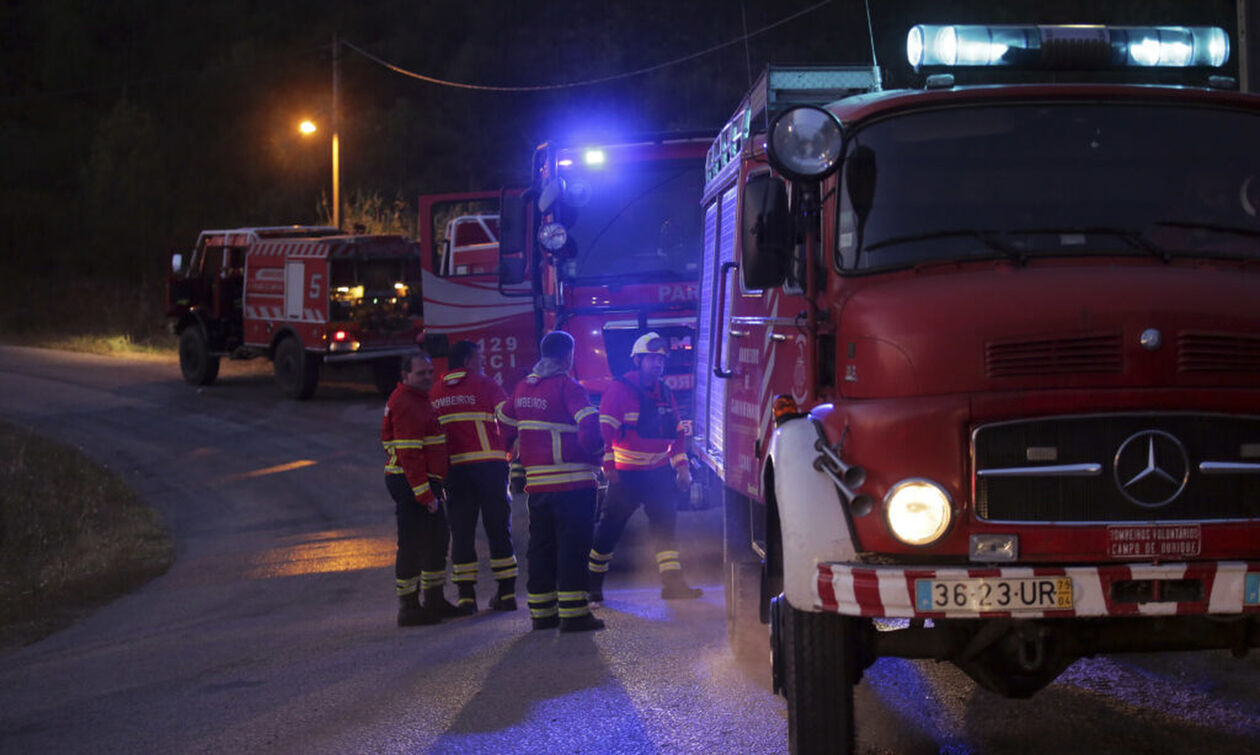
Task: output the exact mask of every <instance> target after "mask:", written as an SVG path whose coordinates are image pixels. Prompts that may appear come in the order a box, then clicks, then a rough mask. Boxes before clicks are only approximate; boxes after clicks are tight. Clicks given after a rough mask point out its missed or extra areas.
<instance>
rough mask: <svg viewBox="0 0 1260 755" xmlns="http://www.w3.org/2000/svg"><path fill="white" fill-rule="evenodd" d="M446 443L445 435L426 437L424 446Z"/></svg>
mask: <svg viewBox="0 0 1260 755" xmlns="http://www.w3.org/2000/svg"><path fill="white" fill-rule="evenodd" d="M445 442H446V436H445V435H426V436H424V445H426V446H437V445H441V444H442V443H445Z"/></svg>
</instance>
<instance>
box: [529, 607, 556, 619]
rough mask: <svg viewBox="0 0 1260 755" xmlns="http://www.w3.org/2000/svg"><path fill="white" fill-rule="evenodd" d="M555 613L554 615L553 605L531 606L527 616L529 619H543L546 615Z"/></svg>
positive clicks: (554, 608)
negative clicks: (544, 606)
mask: <svg viewBox="0 0 1260 755" xmlns="http://www.w3.org/2000/svg"><path fill="white" fill-rule="evenodd" d="M555 615H556V607H555V606H548V607H546V608H532V607H531V608H530V609H529V618H531V619H545V618H547V617H548V616H555Z"/></svg>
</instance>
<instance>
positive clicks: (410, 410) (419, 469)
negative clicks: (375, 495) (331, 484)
mask: <svg viewBox="0 0 1260 755" xmlns="http://www.w3.org/2000/svg"><path fill="white" fill-rule="evenodd" d="M381 445H383V446H384V447H385V456H386V459H385V473H386V474H404V475H406V476H407V484H408V485H410V486H411V492H413V493H415V496H416V500H417V501H419V502H421V503H424V504H428V503H431V502H432V501H433V500H434V495H433V491H432V490H430V488H429V479H430V478H433V479H435V480H438V481H441V480H442V479H443V478H444V477H446V469H447V464H448V462H447V457H446V438H445V436H443V434H442V427H441V425H439V424H438V420H437V413H436V412H434V411H433V406H432V404H430V403H429V396H428V394H426V393H423V392H422V391H418V390H416V389H415V388H412V387H411V386H409V385H406V384H404V383H399V384H398V387H397V388H395V389H394V392H393V393H391V394H390V396H389V401H387V402H386V403H385V416H384V417H382V418H381Z"/></svg>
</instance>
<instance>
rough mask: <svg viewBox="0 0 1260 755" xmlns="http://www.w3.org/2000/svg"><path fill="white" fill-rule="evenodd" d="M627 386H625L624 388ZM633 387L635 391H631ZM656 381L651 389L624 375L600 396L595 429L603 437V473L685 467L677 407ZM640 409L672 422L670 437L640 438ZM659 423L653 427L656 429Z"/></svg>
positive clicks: (634, 375) (636, 375)
mask: <svg viewBox="0 0 1260 755" xmlns="http://www.w3.org/2000/svg"><path fill="white" fill-rule="evenodd" d="M627 383H628V385H627ZM633 386H637V390H636V388H635V387H633ZM664 386H665V383H664V381H661V380H657V381H656V385H654V386H652V388H651V389H646V388H643V387H642V386H641V385H640V383H639V373H638V372H637V371H631V372H627V373H626V374H625V375H623V376H622V377H621V379H620V380H614V381H613V384H612V387H610V388H609V389H608V390H607V391H605V392H604V398H603V400H601V401H600V404H599V429H600V432H602V433H603V435H604V469H612V468H616V469H618V470H634V471H643V470H648V469H659V468H660V467H663V466H665V465H666V464H670V465H672V466H674V467H680V466H682V465H684V464H686V463H687V452H686V451H685V450H684V448H683V438H682V431H681V430H679V429H678V428H677V424H676V423H677V418H678V407H677V405H676V404H675V402H674V396H673V394H672V393H669V389H668V388H665V387H664ZM644 406H646V408H647V409H648V410H649V411H656V412H658V413H659V414H660V415H661V416H666V417H669V418H671V419H672V420H673V421H674V426H673V427H672V428H669V429H672V430H673V435H672V436H670V437H647V438H645V437H643V436H642V435H640V433H639V427H640V420H641V419H646V418H641V417H640V416H639V415H640V413H641V411H642V410H643V408H644ZM660 424H661V423H659V422H658V423H656V425H657V426H659V425H660Z"/></svg>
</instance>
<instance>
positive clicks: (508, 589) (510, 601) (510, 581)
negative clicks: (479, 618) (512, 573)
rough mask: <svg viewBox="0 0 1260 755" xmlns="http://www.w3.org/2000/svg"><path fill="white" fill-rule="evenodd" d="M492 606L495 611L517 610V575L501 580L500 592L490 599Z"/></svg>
mask: <svg viewBox="0 0 1260 755" xmlns="http://www.w3.org/2000/svg"><path fill="white" fill-rule="evenodd" d="M490 608H491V609H493V610H495V611H515V610H516V577H507V578H505V579H500V580H499V592H498V594H496V595H495V596H494V597H493V598H491V599H490Z"/></svg>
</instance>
